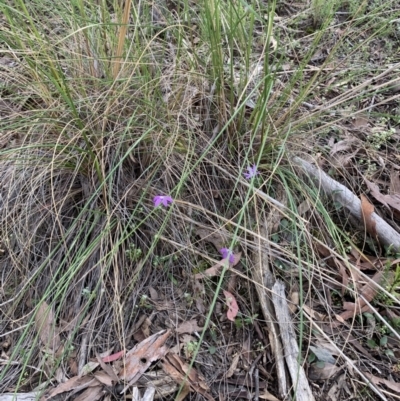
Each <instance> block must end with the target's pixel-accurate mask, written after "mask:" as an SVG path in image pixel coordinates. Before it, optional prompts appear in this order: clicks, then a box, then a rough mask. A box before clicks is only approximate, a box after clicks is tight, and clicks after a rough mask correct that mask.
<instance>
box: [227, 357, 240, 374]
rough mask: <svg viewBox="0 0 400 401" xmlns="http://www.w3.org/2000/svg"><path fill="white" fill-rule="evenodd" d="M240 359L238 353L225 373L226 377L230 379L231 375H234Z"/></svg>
mask: <svg viewBox="0 0 400 401" xmlns="http://www.w3.org/2000/svg"><path fill="white" fill-rule="evenodd" d="M239 359H240V354H236V355H235V356H234V357H233V359H232V363H231V366H229V369H228V371H227V372H226V373H225V376H224V377H225V378H226V379H228V378H229V377H232V376H233V375H234V373H235V371H236V368H237V365H238V363H239Z"/></svg>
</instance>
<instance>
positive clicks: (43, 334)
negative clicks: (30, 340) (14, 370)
mask: <svg viewBox="0 0 400 401" xmlns="http://www.w3.org/2000/svg"><path fill="white" fill-rule="evenodd" d="M35 328H36V331H37V332H38V334H39V338H40V341H41V342H42V344H43V345H45V346H46V348H47V349H48V351H51V352H52V353H53V354H55V353H56V351H57V349H58V347H59V346H60V343H61V340H60V336H59V334H58V330H57V327H56V322H55V318H54V313H53V310H52V308H51V307H50V306H49V305H48V304H47V302H45V301H43V302H42V303H41V305H40V306H39V308H38V310H37V312H36V315H35Z"/></svg>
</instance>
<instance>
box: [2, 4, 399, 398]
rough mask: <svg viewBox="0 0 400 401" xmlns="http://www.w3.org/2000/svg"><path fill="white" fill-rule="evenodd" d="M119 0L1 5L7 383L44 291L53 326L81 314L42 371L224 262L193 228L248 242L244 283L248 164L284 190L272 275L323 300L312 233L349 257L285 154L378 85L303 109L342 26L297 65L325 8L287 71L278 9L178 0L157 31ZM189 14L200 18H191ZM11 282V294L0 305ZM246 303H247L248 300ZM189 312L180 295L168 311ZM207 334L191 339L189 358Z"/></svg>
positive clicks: (305, 340) (122, 331)
mask: <svg viewBox="0 0 400 401" xmlns="http://www.w3.org/2000/svg"><path fill="white" fill-rule="evenodd" d="M46 4H47V3H46ZM126 4H127V5H128V4H130V2H126ZM127 5H126V8H125V10H124V13H123V10H121V9H116V10H111V9H110V8H108V7H107V5H106V4H105V3H103V4H102V5H101V6H100V7H97V5H96V3H94V2H85V3H83V2H78V3H77V4H76V6H74V5H72V3H68V4H67V3H66V4H60V5H57V4H53V3H51V6H50V5H49V7H47V5H46V6H45V3H37V2H31V3H29V4H28V5H25V4H24V3H23V2H22V1H20V2H15V3H14V2H10V3H9V4H7V5H2V6H1V10H2V11H3V12H4V13H5V16H6V19H7V23H8V27H7V30H3V31H2V32H1V38H0V40H1V41H2V44H4V49H5V50H4V52H6V54H7V55H8V56H9V57H11V58H12V59H13V60H14V61H15V62H16V63H17V66H16V67H12V68H11V67H9V68H6V69H2V70H1V79H2V85H3V86H2V88H1V89H2V91H3V98H4V99H5V100H6V101H7V102H9V104H10V105H11V109H12V112H11V113H8V114H7V115H6V116H5V118H4V119H3V120H2V122H1V124H2V129H5V130H6V132H7V137H6V138H7V146H6V148H5V149H4V150H3V151H2V152H1V162H0V163H1V164H0V175H1V180H2V183H3V187H2V189H1V196H2V207H1V211H0V232H1V233H2V238H3V240H2V243H3V247H4V248H5V250H6V253H5V255H4V256H3V257H2V258H1V260H0V263H1V268H2V270H3V271H4V272H5V274H4V275H3V287H4V288H7V290H6V292H7V293H6V296H5V298H4V301H3V300H2V305H5V306H6V307H7V309H6V310H5V312H2V313H4V315H3V319H4V322H5V323H4V324H5V327H4V331H5V332H8V333H10V335H12V326H11V322H12V321H13V322H21V332H20V333H19V341H18V342H17V343H16V347H14V349H13V352H12V354H11V356H10V361H11V363H10V364H9V365H7V366H6V368H5V369H3V371H2V372H1V374H0V382H1V383H2V385H1V386H2V387H1V391H3V390H4V389H5V388H6V387H14V388H17V387H19V386H23V385H24V384H26V383H25V379H24V377H25V374H26V373H31V372H33V369H32V368H31V366H37V364H38V361H39V360H41V349H40V346H39V337H38V335H37V333H35V329H34V324H33V323H34V314H35V311H37V308H38V306H39V305H40V304H42V303H43V302H44V301H45V302H47V303H49V304H50V305H52V307H53V309H54V311H55V315H56V317H57V322H62V321H65V322H70V321H71V320H72V319H73V318H74V317H76V316H79V319H78V321H79V322H80V323H82V325H79V324H77V325H76V326H75V328H74V329H73V330H66V331H65V332H66V334H65V344H64V348H63V350H62V355H58V360H57V361H54V362H51V361H48V362H47V364H44V365H40V367H39V369H41V371H42V372H43V374H44V373H45V374H44V376H43V377H40V379H39V380H38V381H44V380H45V379H47V378H52V377H53V376H54V372H55V370H56V368H57V366H58V364H59V362H60V361H61V360H63V359H67V358H68V356H70V355H71V354H73V350H74V348H76V349H80V347H81V344H82V343H85V344H87V345H88V349H87V352H88V353H87V356H86V359H85V358H83V360H85V361H86V360H87V359H88V355H90V354H91V353H92V354H93V355H94V354H95V353H96V352H99V351H104V350H105V349H109V348H113V347H115V348H118V349H123V348H127V347H128V346H130V344H131V342H130V341H131V340H130V338H128V336H127V333H130V332H131V330H132V327H133V326H134V323H135V322H136V321H137V319H138V317H139V315H140V314H141V313H143V308H142V307H143V305H144V304H145V298H143V295H146V294H147V291H148V287H149V286H150V285H152V286H157V284H158V287H159V288H163V289H164V296H165V297H166V298H168V296H170V297H171V299H175V302H176V303H177V304H179V302H180V303H182V302H185V301H184V295H183V293H184V292H189V293H190V292H193V291H194V290H193V283H192V280H191V276H192V274H193V272H196V271H202V270H204V269H205V268H206V267H208V266H210V265H211V264H212V263H214V262H215V260H216V259H218V258H219V255H218V253H217V251H216V250H215V249H212V248H210V247H208V246H207V245H206V244H205V243H204V241H200V240H199V237H198V235H197V234H196V229H198V228H202V227H203V228H204V227H206V228H208V229H211V230H215V231H216V232H224V234H225V235H226V238H227V244H226V246H227V247H236V248H237V249H241V250H242V251H243V256H242V258H243V263H244V264H245V265H246V266H247V267H248V270H247V271H246V272H245V273H241V274H242V277H244V278H247V279H248V280H247V283H246V286H248V287H247V288H251V287H250V284H251V283H252V280H251V278H250V277H249V274H248V273H249V271H250V270H251V268H252V257H251V255H252V252H255V251H256V250H257V244H258V241H256V239H258V238H259V237H260V235H259V231H258V228H257V225H258V224H261V223H263V221H262V217H260V216H263V214H264V213H265V211H264V209H265V208H267V209H269V208H270V209H272V206H271V205H268V204H266V202H265V200H262V199H261V198H260V197H259V196H258V195H257V192H256V191H255V190H254V187H253V186H252V185H255V183H253V184H251V185H250V187H249V186H248V185H246V183H245V180H244V178H243V176H242V173H243V171H245V169H246V167H247V166H248V165H250V164H254V163H255V164H258V165H259V166H260V169H262V178H261V179H260V180H258V181H256V183H257V186H259V187H260V188H261V189H262V190H263V191H264V192H266V193H268V194H269V195H271V196H273V197H277V196H278V195H279V190H278V189H279V188H280V189H281V190H282V191H283V192H284V193H285V194H286V201H285V206H286V207H287V210H286V211H285V212H284V214H283V219H284V220H286V223H285V224H280V227H279V228H278V232H277V234H278V235H279V236H280V238H281V240H280V241H278V243H275V242H273V241H269V242H270V244H269V249H270V250H271V251H270V252H271V257H272V263H273V265H274V266H275V268H276V272H277V275H280V276H281V277H283V278H285V279H286V280H287V282H288V283H294V284H293V285H297V286H298V287H299V292H300V304H303V303H307V302H311V301H312V300H314V299H317V300H318V299H319V300H320V305H321V304H324V301H325V300H326V298H325V297H326V295H325V294H324V293H321V292H320V287H321V286H326V287H327V288H329V286H332V285H335V286H336V287H337V286H340V284H341V283H338V281H337V275H336V274H335V272H330V271H328V272H326V271H325V270H324V269H323V268H322V267H321V265H320V260H319V259H320V258H319V256H318V255H317V253H316V250H315V247H314V243H315V241H323V242H326V243H329V246H330V247H332V249H336V252H337V254H338V255H337V257H339V258H342V260H343V261H345V255H346V252H345V249H344V247H343V244H342V243H343V241H344V240H349V238H348V237H347V236H346V235H345V234H344V233H343V232H341V230H340V228H338V226H337V224H336V223H335V221H334V219H333V218H332V210H331V209H330V208H331V205H328V206H327V203H326V202H325V201H323V198H322V196H321V194H320V192H319V191H318V188H315V186H313V185H312V183H307V186H305V183H303V182H300V181H299V178H298V176H297V174H296V172H295V170H294V169H293V168H292V167H291V164H290V157H291V155H292V154H295V153H296V154H298V153H299V152H304V151H305V150H307V151H308V147H310V148H311V144H312V143H313V142H315V141H316V140H317V139H316V138H318V135H319V134H320V133H321V132H322V131H323V130H324V129H327V128H329V127H331V126H334V125H338V124H340V123H341V122H343V120H344V117H343V115H339V117H336V116H335V117H333V118H329V120H330V121H328V122H327V121H326V118H325V117H326V112H331V111H332V110H336V109H337V108H339V109H342V108H345V107H347V106H348V105H350V104H351V103H352V101H353V99H354V95H357V96H358V97H359V99H360V100H362V99H365V98H366V97H368V96H369V95H370V94H371V93H375V92H376V91H377V90H380V89H381V87H380V86H375V87H372V88H371V90H370V91H365V92H362V91H363V89H364V88H365V87H366V82H365V81H364V83H361V84H360V85H359V86H358V87H356V88H354V89H352V90H346V91H343V93H342V94H340V95H339V96H337V97H336V98H335V100H334V101H332V102H331V103H329V104H328V106H322V107H321V108H320V109H317V110H312V111H311V112H307V113H304V103H305V102H308V101H310V99H311V100H313V96H314V93H315V92H316V91H317V90H318V89H319V87H320V86H321V85H323V84H325V82H328V81H329V79H330V78H332V76H334V74H335V73H336V71H337V69H339V66H337V67H335V68H331V69H330V68H329V63H330V61H331V59H332V58H333V55H334V53H336V52H339V51H342V50H341V45H342V44H343V43H345V40H346V39H347V38H348V36H344V37H343V39H341V40H339V41H338V42H337V44H336V45H335V46H333V48H332V49H333V50H332V56H330V57H328V58H327V59H326V61H325V62H324V63H323V64H322V65H321V66H320V68H319V70H318V71H317V72H313V71H311V70H310V69H309V67H308V66H309V62H310V60H311V58H312V56H313V54H314V53H315V51H316V49H317V48H318V46H319V45H320V42H321V41H322V40H323V38H324V37H325V36H326V35H327V34H329V32H330V30H331V29H333V28H332V27H331V25H330V23H331V22H330V21H331V19H332V18H333V15H331V14H330V15H329V19H327V20H325V21H323V23H322V27H323V28H322V29H321V30H320V31H318V32H315V33H313V34H312V35H310V37H309V44H310V47H309V48H308V50H306V51H305V53H304V59H303V61H302V62H301V63H300V64H299V65H296V66H295V68H296V72H295V73H293V74H287V73H282V72H280V68H281V67H282V66H283V63H284V61H285V60H284V58H285V55H282V56H281V57H278V56H277V55H276V54H274V51H273V46H272V37H273V36H274V35H275V34H274V35H273V33H274V22H273V18H272V16H273V14H274V10H275V7H274V5H271V6H270V8H266V7H265V6H263V5H262V4H259V3H257V2H253V3H252V4H251V5H245V4H244V3H242V2H238V3H234V2H223V1H212V2H209V1H204V2H200V3H198V4H197V5H196V6H193V7H192V9H191V5H189V2H186V3H185V4H184V7H183V9H180V10H179V9H178V8H177V9H176V10H175V13H176V14H178V16H176V15H175V16H173V15H172V14H171V15H168V16H167V17H166V19H167V21H168V20H169V21H173V23H172V24H171V25H170V26H168V25H162V24H161V26H158V27H155V26H154V24H153V22H154V21H151V18H150V16H148V18H147V17H146V16H144V15H143V14H141V12H143V10H138V9H132V10H131V11H132V12H131V13H129V10H128V6H127ZM144 8H145V6H144ZM149 8H150V7H149ZM43 11H45V12H44V18H43V15H42V13H43ZM113 11H114V12H113ZM377 12H380V10H378V11H377ZM265 13H267V14H268V17H267V20H264V17H263V16H264V14H265ZM128 17H130V24H129V25H127V21H128ZM174 17H175V18H174ZM192 17H193V18H195V19H196V24H197V25H198V29H197V30H196V29H194V28H193V27H191V26H190V23H189V21H190V18H192ZM362 18H365V19H368V21H371V20H372V18H371V16H370V15H366V16H365V17H362ZM352 23H353V24H356V23H358V20H355V21H350V22H349V23H346V25H347V26H346V32H347V33H349V32H350V31H351V27H352ZM257 27H261V28H262V33H261V35H260V37H258V38H257V40H258V41H260V42H261V43H262V45H261V46H259V47H257V46H255V44H254V43H255V38H254V37H253V32H254V31H256V28H257ZM368 29H372V28H370V27H368ZM378 33H379V31H376V30H375V31H374V32H373V33H372V34H370V35H367V39H368V40H372V39H373V38H374V36H375V35H377V34H378ZM193 36H194V37H195V39H197V38H200V41H199V42H198V41H197V40H194V38H193ZM197 43H198V44H197ZM2 47H3V45H2ZM278 49H279V47H278ZM354 52H355V50H354V51H353V53H354ZM351 55H352V53H350V55H348V56H346V57H349V58H350V57H351ZM345 62H346V58H344V59H343V60H342V63H341V66H340V67H341V68H342V65H343V64H345ZM350 70H351V69H350V68H349V71H350ZM326 71H328V73H326ZM361 72H363V73H364V75H365V76H367V75H368V74H369V73H370V71H363V70H361ZM280 80H281V81H280ZM360 81H361V79H360ZM394 81H395V79H393V80H392V82H394ZM3 82H4V84H3ZM389 84H390V83H388V85H389ZM397 98H398V97H397V96H395V97H393V99H390V101H393V100H396V99H397ZM250 101H252V102H253V103H251V102H250ZM384 101H385V102H387V101H389V100H388V99H385V100H384ZM249 105H250V106H249ZM361 110H363V111H365V110H368V106H367V107H364V108H362V109H361ZM304 114H305V115H304ZM321 120H322V121H323V122H322V123H321ZM310 126H313V135H312V136H310V135H309V133H308V130H309V127H310ZM306 136H308V138H307V140H306V139H305V141H304V146H302V147H300V149H299V141H301V140H302V139H303V138H306ZM160 194H170V195H171V196H173V197H174V199H175V202H174V205H173V206H172V207H171V208H169V209H165V210H164V209H154V207H153V204H152V198H153V196H155V195H160ZM304 200H307V201H308V202H309V203H310V204H311V210H312V218H310V219H309V220H308V221H307V219H306V218H303V217H302V216H299V212H298V209H297V208H298V205H299V203H300V202H301V201H304ZM256 216H258V217H256ZM317 230H319V231H320V232H319V233H318V234H317V233H316V231H317ZM263 240H265V239H263ZM131 249H139V250H140V251H141V254H140V257H138V258H137V259H135V258H132V257H131V256H129V255H130V254H129V251H130V250H131ZM344 263H346V262H344ZM347 265H349V264H348V263H347ZM239 273H240V272H239ZM224 274H227V271H224V273H223V274H222V276H221V278H220V279H219V280H218V281H216V282H213V281H212V280H211V282H210V283H208V292H207V293H206V294H205V297H206V298H207V301H208V304H209V305H211V306H210V309H209V311H207V312H206V316H205V319H206V320H205V322H206V323H207V322H213V327H215V329H216V330H219V331H220V332H221V333H223V330H222V326H220V325H219V324H218V323H216V320H215V313H214V307H215V305H216V303H217V302H218V300H219V299H220V294H219V292H220V289H221V288H222V286H223V285H224V284H225V282H226V278H225V277H224ZM175 283H178V284H179V285H178V286H176V284H175ZM252 284H253V285H257V283H252ZM258 285H259V284H258ZM177 287H180V288H184V289H185V290H187V291H182V292H179V291H178V289H177ZM382 291H385V289H382ZM12 292H16V293H17V295H16V296H15V297H13V301H12V302H7V297H10V296H11V293H12ZM389 295H390V294H389ZM240 296H242V297H244V298H245V297H246V296H245V295H243V293H241V294H240V295H238V298H239V297H240ZM394 302H397V300H396V299H394ZM325 303H326V302H325ZM141 304H143V305H141ZM257 312H258V311H257V309H256V308H255V307H254V304H253V303H252V304H251V308H249V310H248V311H245V312H244V313H245V314H248V317H250V316H254V315H255V314H256V313H257ZM326 313H327V314H331V313H332V310H330V309H329V308H327V310H326ZM193 314H194V312H193V310H190V309H188V310H187V311H185V312H184V313H182V314H181V315H180V317H181V318H182V319H189V318H190V317H191V316H193ZM86 317H87V318H88V320H87V321H85V318H86ZM306 320H307V317H305V316H303V312H302V310H300V312H299V315H298V323H299V343H300V345H301V346H305V347H306V349H305V350H304V351H305V352H307V344H309V342H310V341H311V340H312V335H313V334H312V332H311V330H310V329H309V328H308V329H306V324H305V322H306ZM154 325H155V327H162V325H161V323H160V322H155V324H154ZM205 335H208V333H206V332H205V331H204V332H203V336H205ZM203 336H202V337H201V339H203ZM221 337H222V338H223V340H222V341H223V343H224V344H225V345H229V339H225V338H224V336H223V335H221ZM203 346H204V343H203V342H202V341H199V342H198V347H197V350H196V352H195V353H194V355H193V357H192V363H194V361H195V360H196V357H197V356H198V351H199V350H200V349H201V348H202V347H203ZM345 348H346V344H343V350H344V351H343V352H344V353H345V352H346V350H345ZM24 349H25V350H29V351H28V352H22V351H23V350H24ZM81 352H85V351H84V350H81ZM84 356H85V355H84ZM14 361H18V364H17V365H14V364H12V363H13V362H14ZM49 367H50V368H51V369H49ZM31 374H32V375H34V373H31Z"/></svg>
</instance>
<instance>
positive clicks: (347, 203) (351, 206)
mask: <svg viewBox="0 0 400 401" xmlns="http://www.w3.org/2000/svg"><path fill="white" fill-rule="evenodd" d="M292 160H293V162H294V163H295V164H296V165H297V166H299V167H301V168H302V169H303V171H304V172H306V173H307V174H308V175H309V176H310V177H311V178H312V179H313V180H314V181H317V182H318V183H319V185H320V186H321V188H322V189H323V190H324V192H325V193H326V194H327V195H329V196H331V197H332V199H334V201H335V202H339V203H340V204H341V205H342V206H343V207H345V208H346V209H347V210H348V211H349V212H350V213H351V214H352V215H353V216H354V217H356V218H357V219H358V220H359V221H360V222H363V217H362V212H361V201H360V199H358V198H357V197H356V196H355V195H354V194H353V193H352V192H351V191H350V190H349V189H347V188H346V187H345V186H344V185H342V184H339V183H338V182H337V181H335V180H333V179H332V178H331V177H329V176H328V175H327V174H326V173H324V172H323V171H322V170H321V169H319V168H318V167H315V166H313V165H312V164H310V163H308V162H307V161H305V160H303V159H300V158H299V157H294V158H293V159H292ZM371 217H372V218H373V220H375V222H376V232H377V235H378V238H379V241H380V242H381V243H382V244H383V245H385V246H390V245H392V246H393V248H394V250H395V251H400V234H399V233H398V232H397V231H396V230H395V229H394V228H393V227H391V226H390V225H389V224H388V223H386V221H385V220H383V219H382V218H381V217H379V216H378V215H377V214H376V213H375V212H373V213H372V215H371Z"/></svg>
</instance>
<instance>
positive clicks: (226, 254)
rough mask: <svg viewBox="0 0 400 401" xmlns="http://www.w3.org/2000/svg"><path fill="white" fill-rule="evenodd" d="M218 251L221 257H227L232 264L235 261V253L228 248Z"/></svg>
mask: <svg viewBox="0 0 400 401" xmlns="http://www.w3.org/2000/svg"><path fill="white" fill-rule="evenodd" d="M219 253H220V254H221V255H222V259H226V258H229V259H228V260H229V263H231V264H233V263H234V262H235V255H234V254H233V252H232V251H231V250H230V249H229V248H222V249H220V250H219Z"/></svg>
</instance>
